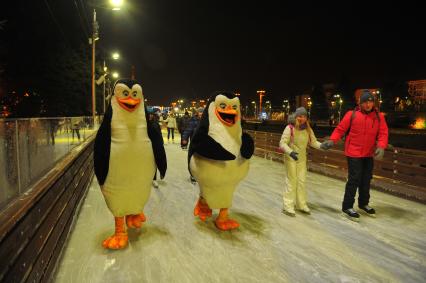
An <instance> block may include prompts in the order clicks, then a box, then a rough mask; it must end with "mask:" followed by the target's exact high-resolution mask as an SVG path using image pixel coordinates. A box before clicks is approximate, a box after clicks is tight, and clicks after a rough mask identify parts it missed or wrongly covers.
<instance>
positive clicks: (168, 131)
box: [167, 128, 175, 140]
mask: <svg viewBox="0 0 426 283" xmlns="http://www.w3.org/2000/svg"><path fill="white" fill-rule="evenodd" d="M170 132H171V133H172V140H174V139H175V128H167V139H170Z"/></svg>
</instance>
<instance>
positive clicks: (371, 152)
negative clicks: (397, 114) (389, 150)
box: [321, 90, 389, 221]
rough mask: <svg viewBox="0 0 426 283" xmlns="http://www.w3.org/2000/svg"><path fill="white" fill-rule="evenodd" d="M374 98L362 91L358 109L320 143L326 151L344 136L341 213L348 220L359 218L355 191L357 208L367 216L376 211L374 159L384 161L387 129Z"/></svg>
mask: <svg viewBox="0 0 426 283" xmlns="http://www.w3.org/2000/svg"><path fill="white" fill-rule="evenodd" d="M374 100H375V99H374V96H373V95H372V94H371V92H370V91H369V90H364V91H363V92H362V94H361V96H360V101H359V107H357V108H355V109H354V110H352V111H348V112H347V113H346V115H345V116H344V117H343V119H342V121H341V122H340V123H339V125H337V127H336V129H334V131H333V133H332V134H331V136H330V140H328V141H325V142H323V143H322V146H321V147H322V148H323V149H325V150H327V149H329V148H331V147H332V146H333V145H334V144H336V143H337V142H338V141H339V140H340V139H341V138H342V137H343V136H346V140H345V155H346V158H347V161H348V181H347V183H346V187H345V195H344V197H343V203H342V211H343V213H344V214H345V216H347V217H348V218H349V219H351V220H354V221H358V220H359V217H360V215H359V214H358V212H357V211H355V210H354V209H353V205H354V202H355V195H356V191H357V189H359V190H358V207H359V208H360V209H361V210H363V211H364V212H366V213H367V215H369V216H375V214H376V211H375V210H374V209H373V208H372V207H370V206H369V205H368V204H369V201H370V182H371V178H372V176H373V165H374V161H373V156H374V157H375V158H376V159H378V160H380V159H382V158H383V155H384V152H385V148H386V147H387V145H388V135H389V134H388V126H387V124H386V120H385V118H384V117H383V115H382V114H380V113H379V112H378V111H377V109H376V108H375V106H374Z"/></svg>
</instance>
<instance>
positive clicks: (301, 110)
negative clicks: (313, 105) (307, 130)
mask: <svg viewBox="0 0 426 283" xmlns="http://www.w3.org/2000/svg"><path fill="white" fill-rule="evenodd" d="M302 115H304V116H308V111H306V109H305V107H299V108H297V109H296V111H295V112H294V116H295V117H298V116H302Z"/></svg>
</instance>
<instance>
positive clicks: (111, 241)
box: [102, 232, 129, 250]
mask: <svg viewBox="0 0 426 283" xmlns="http://www.w3.org/2000/svg"><path fill="white" fill-rule="evenodd" d="M128 241H129V236H128V235H127V233H126V232H124V233H115V234H114V235H112V236H110V237H108V238H107V239H105V240H104V241H103V243H102V246H103V247H104V248H106V249H110V250H119V249H122V248H125V247H126V246H127V243H128Z"/></svg>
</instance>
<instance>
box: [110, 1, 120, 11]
mask: <svg viewBox="0 0 426 283" xmlns="http://www.w3.org/2000/svg"><path fill="white" fill-rule="evenodd" d="M109 2H110V4H111V6H112V10H113V11H119V10H121V6H123V0H110V1H109Z"/></svg>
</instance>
